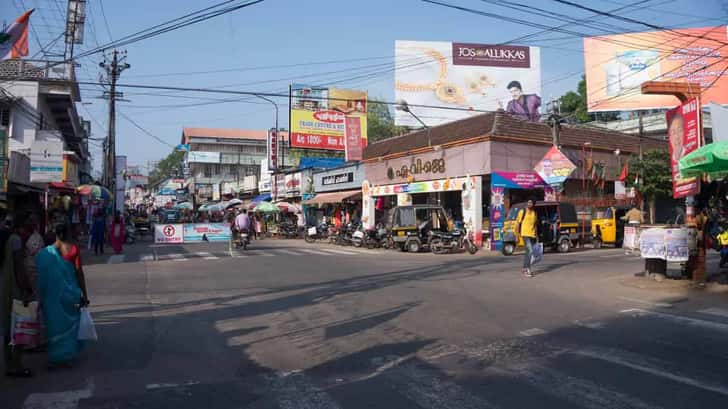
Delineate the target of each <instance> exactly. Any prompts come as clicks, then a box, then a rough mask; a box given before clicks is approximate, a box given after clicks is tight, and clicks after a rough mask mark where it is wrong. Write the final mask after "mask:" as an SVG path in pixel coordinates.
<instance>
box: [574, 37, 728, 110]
mask: <svg viewBox="0 0 728 409" xmlns="http://www.w3.org/2000/svg"><path fill="white" fill-rule="evenodd" d="M726 41H728V33H727V27H726V26H725V25H719V26H715V27H707V28H688V29H670V30H667V31H651V32H644V33H625V34H617V35H609V36H600V37H587V38H585V39H584V66H585V67H586V69H585V74H586V94H587V104H588V105H587V106H588V109H589V112H596V111H628V110H643V109H661V108H671V107H673V106H674V103H675V102H674V101H675V97H674V96H672V95H646V94H643V93H642V92H640V87H641V85H642V83H643V82H645V81H670V82H690V83H694V84H699V85H700V86H702V89H703V93H702V96H703V101H704V102H706V103H707V102H711V101H713V102H716V103H719V104H728V76H725V75H723V74H724V73H725V70H726V68H728V49H727V48H726V47H725V43H726Z"/></svg>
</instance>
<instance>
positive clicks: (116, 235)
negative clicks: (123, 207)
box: [109, 212, 126, 254]
mask: <svg viewBox="0 0 728 409" xmlns="http://www.w3.org/2000/svg"><path fill="white" fill-rule="evenodd" d="M125 228H126V226H125V225H124V220H123V219H122V218H121V215H120V214H119V212H116V215H114V220H113V221H112V222H111V229H110V230H109V238H110V240H111V247H112V248H113V249H114V253H115V254H121V252H122V251H123V250H124V240H126V231H125Z"/></svg>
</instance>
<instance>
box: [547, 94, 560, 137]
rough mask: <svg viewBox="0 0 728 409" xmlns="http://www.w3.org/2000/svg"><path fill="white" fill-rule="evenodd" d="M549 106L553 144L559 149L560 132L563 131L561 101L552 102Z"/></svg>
mask: <svg viewBox="0 0 728 409" xmlns="http://www.w3.org/2000/svg"><path fill="white" fill-rule="evenodd" d="M548 105H550V107H551V114H550V115H549V118H548V121H549V125H551V142H552V143H553V145H554V146H555V147H557V148H558V147H559V145H561V141H560V139H559V132H560V131H561V101H559V100H558V99H555V100H551V102H549V104H548Z"/></svg>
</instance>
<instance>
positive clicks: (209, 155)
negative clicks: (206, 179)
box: [187, 151, 220, 163]
mask: <svg viewBox="0 0 728 409" xmlns="http://www.w3.org/2000/svg"><path fill="white" fill-rule="evenodd" d="M187 162H189V163H220V152H202V151H189V152H188V153H187Z"/></svg>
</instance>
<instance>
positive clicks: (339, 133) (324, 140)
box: [290, 84, 367, 151]
mask: <svg viewBox="0 0 728 409" xmlns="http://www.w3.org/2000/svg"><path fill="white" fill-rule="evenodd" d="M291 101H292V102H291V112H290V118H291V140H290V144H291V147H294V148H309V149H329V150H339V151H343V150H344V148H345V147H344V134H345V132H346V129H345V128H346V125H345V117H346V116H352V117H357V118H359V121H360V128H361V138H362V146H366V138H367V135H366V129H367V126H366V125H367V122H366V115H367V93H366V91H354V90H343V89H337V88H322V87H318V88H315V87H308V86H305V85H301V84H294V85H293V86H292V88H291Z"/></svg>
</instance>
